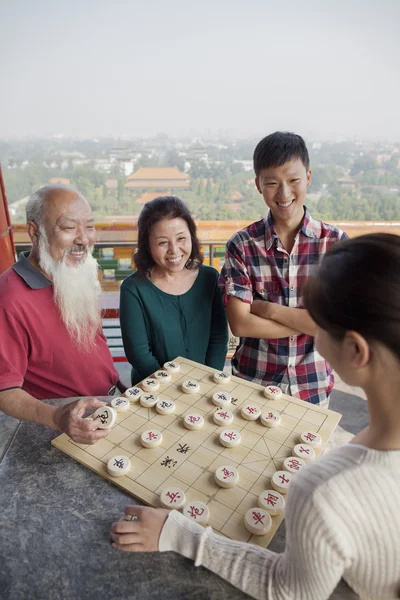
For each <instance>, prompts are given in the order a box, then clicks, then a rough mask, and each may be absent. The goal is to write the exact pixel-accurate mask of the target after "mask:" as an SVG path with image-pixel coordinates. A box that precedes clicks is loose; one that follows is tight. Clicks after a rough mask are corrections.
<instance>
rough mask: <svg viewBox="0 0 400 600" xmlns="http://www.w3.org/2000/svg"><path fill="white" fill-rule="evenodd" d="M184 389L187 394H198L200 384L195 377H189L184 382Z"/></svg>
mask: <svg viewBox="0 0 400 600" xmlns="http://www.w3.org/2000/svg"><path fill="white" fill-rule="evenodd" d="M182 390H183V391H184V392H185V394H198V393H199V392H200V384H199V382H198V381H196V380H195V379H187V380H186V381H184V382H183V383H182Z"/></svg>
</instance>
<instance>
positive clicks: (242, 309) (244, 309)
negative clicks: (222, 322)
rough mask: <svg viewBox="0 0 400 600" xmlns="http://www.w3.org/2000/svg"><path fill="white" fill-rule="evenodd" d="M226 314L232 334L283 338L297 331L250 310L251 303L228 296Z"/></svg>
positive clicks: (262, 337) (261, 337) (295, 333)
mask: <svg viewBox="0 0 400 600" xmlns="http://www.w3.org/2000/svg"><path fill="white" fill-rule="evenodd" d="M226 314H227V316H228V321H229V325H230V328H231V330H232V333H233V335H235V336H237V337H249V338H260V339H277V338H285V337H289V336H290V335H297V334H298V333H299V331H298V330H296V329H295V328H294V327H289V326H286V325H284V324H282V323H278V322H277V321H275V320H273V319H268V318H265V317H262V316H259V315H257V314H253V312H252V304H248V303H247V302H243V301H242V300H240V299H239V298H236V297H235V296H230V297H229V299H228V304H227V306H226Z"/></svg>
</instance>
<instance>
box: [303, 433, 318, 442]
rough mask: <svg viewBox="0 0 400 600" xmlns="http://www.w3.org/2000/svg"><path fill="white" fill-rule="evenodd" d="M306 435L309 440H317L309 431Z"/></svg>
mask: <svg viewBox="0 0 400 600" xmlns="http://www.w3.org/2000/svg"><path fill="white" fill-rule="evenodd" d="M304 437H305V438H306V440H307V441H309V442H313V441H314V440H315V437H316V436H315V435H314V434H313V433H311V432H310V431H309V432H308V433H306V435H305V436H304Z"/></svg>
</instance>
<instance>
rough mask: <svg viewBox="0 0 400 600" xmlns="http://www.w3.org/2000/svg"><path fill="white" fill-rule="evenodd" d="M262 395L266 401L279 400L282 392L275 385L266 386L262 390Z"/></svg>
mask: <svg viewBox="0 0 400 600" xmlns="http://www.w3.org/2000/svg"><path fill="white" fill-rule="evenodd" d="M264 395H265V396H266V397H267V398H268V400H279V398H280V397H281V396H282V390H281V388H279V387H278V386H277V385H271V384H269V385H267V387H266V388H265V389H264Z"/></svg>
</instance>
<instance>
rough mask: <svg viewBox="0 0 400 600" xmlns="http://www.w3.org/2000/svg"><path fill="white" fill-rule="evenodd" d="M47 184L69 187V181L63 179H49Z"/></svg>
mask: <svg viewBox="0 0 400 600" xmlns="http://www.w3.org/2000/svg"><path fill="white" fill-rule="evenodd" d="M49 183H51V184H55V183H59V184H61V185H69V179H65V178H64V177H53V178H52V179H50V181H49Z"/></svg>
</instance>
